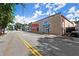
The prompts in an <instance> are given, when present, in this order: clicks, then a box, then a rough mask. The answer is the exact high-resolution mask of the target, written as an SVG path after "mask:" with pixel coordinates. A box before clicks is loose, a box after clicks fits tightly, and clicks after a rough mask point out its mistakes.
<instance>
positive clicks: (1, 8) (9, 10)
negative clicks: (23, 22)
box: [0, 3, 16, 31]
mask: <svg viewBox="0 0 79 59" xmlns="http://www.w3.org/2000/svg"><path fill="white" fill-rule="evenodd" d="M15 5H16V4H6V3H2V4H0V30H1V31H2V30H3V29H5V28H6V27H7V25H8V24H9V23H12V22H13V18H14V15H13V12H14V9H15Z"/></svg>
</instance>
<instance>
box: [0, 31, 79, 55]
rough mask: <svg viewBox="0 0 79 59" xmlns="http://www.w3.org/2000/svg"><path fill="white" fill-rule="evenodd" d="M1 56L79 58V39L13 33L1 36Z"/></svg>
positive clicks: (20, 32) (19, 32)
mask: <svg viewBox="0 0 79 59" xmlns="http://www.w3.org/2000/svg"><path fill="white" fill-rule="evenodd" d="M0 56H79V38H73V40H71V38H69V37H61V36H55V35H47V34H35V33H29V32H22V31H11V32H8V33H7V34H5V35H3V36H0Z"/></svg>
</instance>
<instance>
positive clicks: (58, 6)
mask: <svg viewBox="0 0 79 59" xmlns="http://www.w3.org/2000/svg"><path fill="white" fill-rule="evenodd" d="M65 5H66V4H65V3H60V4H55V8H54V10H55V11H56V10H59V9H61V8H63V7H64V6H65Z"/></svg>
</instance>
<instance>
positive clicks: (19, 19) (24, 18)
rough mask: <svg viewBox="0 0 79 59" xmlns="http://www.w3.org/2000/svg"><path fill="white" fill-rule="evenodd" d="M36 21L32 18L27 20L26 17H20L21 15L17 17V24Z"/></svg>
mask: <svg viewBox="0 0 79 59" xmlns="http://www.w3.org/2000/svg"><path fill="white" fill-rule="evenodd" d="M34 21H36V20H34V19H32V18H31V17H29V18H27V17H24V16H20V15H16V16H15V23H22V24H24V23H26V24H28V23H30V22H34Z"/></svg>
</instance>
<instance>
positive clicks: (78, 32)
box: [70, 31, 79, 37]
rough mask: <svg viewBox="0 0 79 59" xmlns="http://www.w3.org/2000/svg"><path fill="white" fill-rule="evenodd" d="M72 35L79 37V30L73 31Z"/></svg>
mask: <svg viewBox="0 0 79 59" xmlns="http://www.w3.org/2000/svg"><path fill="white" fill-rule="evenodd" d="M70 36H72V37H79V31H72V32H71V34H70Z"/></svg>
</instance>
